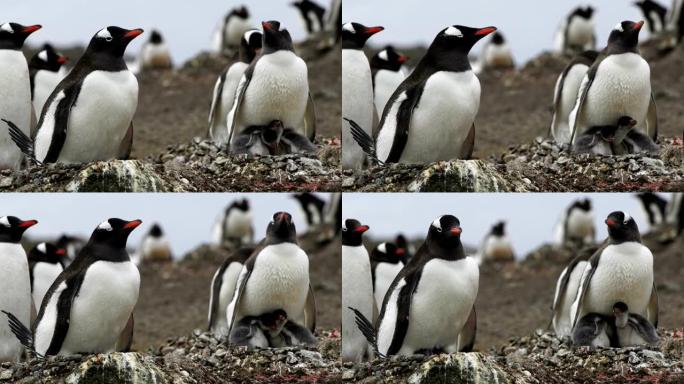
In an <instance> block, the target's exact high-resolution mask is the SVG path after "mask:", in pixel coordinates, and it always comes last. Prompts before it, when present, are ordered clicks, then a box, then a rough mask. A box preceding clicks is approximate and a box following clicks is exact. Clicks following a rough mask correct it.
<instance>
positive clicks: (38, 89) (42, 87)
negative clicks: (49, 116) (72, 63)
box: [33, 71, 64, 119]
mask: <svg viewBox="0 0 684 384" xmlns="http://www.w3.org/2000/svg"><path fill="white" fill-rule="evenodd" d="M63 78H64V75H63V73H62V71H59V72H51V71H38V72H37V73H36V76H35V77H34V78H33V108H34V109H35V110H36V117H37V118H38V119H40V114H41V112H42V111H43V106H44V105H45V102H46V101H47V99H48V97H50V95H51V94H52V91H54V90H55V87H57V84H59V82H60V81H62V79H63Z"/></svg>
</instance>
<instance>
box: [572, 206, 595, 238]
mask: <svg viewBox="0 0 684 384" xmlns="http://www.w3.org/2000/svg"><path fill="white" fill-rule="evenodd" d="M566 228H567V234H566V237H567V238H568V239H578V240H582V241H583V243H584V244H589V243H591V242H593V241H594V232H595V231H594V216H593V215H592V214H591V212H586V211H582V210H579V209H573V210H572V211H570V215H569V216H568V217H567V226H566Z"/></svg>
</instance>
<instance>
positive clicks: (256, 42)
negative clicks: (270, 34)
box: [240, 29, 264, 63]
mask: <svg viewBox="0 0 684 384" xmlns="http://www.w3.org/2000/svg"><path fill="white" fill-rule="evenodd" d="M263 36H264V35H263V33H261V31H260V30H258V29H250V30H249V31H247V32H245V33H244V34H243V35H242V39H241V40H240V61H242V62H243V63H251V62H252V60H254V58H255V57H256V56H257V55H258V54H259V52H261V43H262V39H263Z"/></svg>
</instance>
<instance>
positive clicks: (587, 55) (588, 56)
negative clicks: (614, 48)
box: [577, 49, 599, 66]
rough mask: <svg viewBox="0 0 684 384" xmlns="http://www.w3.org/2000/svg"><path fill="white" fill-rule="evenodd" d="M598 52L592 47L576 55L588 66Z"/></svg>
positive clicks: (594, 59)
mask: <svg viewBox="0 0 684 384" xmlns="http://www.w3.org/2000/svg"><path fill="white" fill-rule="evenodd" d="M598 55H599V53H598V52H597V51H594V50H592V49H590V50H587V51H584V52H582V53H580V54H579V55H577V56H578V57H580V58H582V59H583V60H584V61H585V62H586V63H587V64H588V65H589V66H591V64H592V63H593V62H594V61H596V58H597V57H598Z"/></svg>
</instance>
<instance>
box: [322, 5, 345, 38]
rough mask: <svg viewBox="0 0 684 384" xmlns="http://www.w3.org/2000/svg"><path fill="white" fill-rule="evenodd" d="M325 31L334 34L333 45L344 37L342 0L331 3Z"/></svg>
mask: <svg viewBox="0 0 684 384" xmlns="http://www.w3.org/2000/svg"><path fill="white" fill-rule="evenodd" d="M325 30H326V31H329V32H332V33H333V34H334V37H333V39H334V42H333V43H336V42H338V41H340V38H341V36H342V0H332V1H331V3H330V10H329V11H328V16H327V18H326V20H325ZM331 45H332V44H331Z"/></svg>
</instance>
